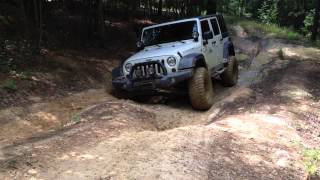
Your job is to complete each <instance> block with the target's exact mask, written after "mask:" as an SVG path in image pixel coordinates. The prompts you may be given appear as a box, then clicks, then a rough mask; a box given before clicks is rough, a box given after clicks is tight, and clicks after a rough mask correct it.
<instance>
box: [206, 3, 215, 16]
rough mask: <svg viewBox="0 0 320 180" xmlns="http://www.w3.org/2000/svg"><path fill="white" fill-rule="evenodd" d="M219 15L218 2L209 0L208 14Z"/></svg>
mask: <svg viewBox="0 0 320 180" xmlns="http://www.w3.org/2000/svg"><path fill="white" fill-rule="evenodd" d="M216 13H217V0H207V14H216Z"/></svg>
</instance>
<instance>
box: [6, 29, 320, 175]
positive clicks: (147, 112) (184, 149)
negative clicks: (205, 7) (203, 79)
mask: <svg viewBox="0 0 320 180" xmlns="http://www.w3.org/2000/svg"><path fill="white" fill-rule="evenodd" d="M238 28H239V27H236V28H235V29H236V30H235V32H236V35H235V37H234V38H233V39H234V41H235V45H236V47H237V53H238V59H239V61H240V65H241V67H240V68H241V72H240V79H239V85H238V86H236V87H233V88H224V87H222V86H220V83H219V81H218V80H217V81H215V83H214V86H215V95H216V103H215V105H214V106H213V107H212V108H211V109H210V110H209V111H207V112H197V111H194V110H192V108H191V107H190V105H189V102H188V97H187V96H185V95H180V96H174V97H172V96H169V97H156V98H154V99H153V100H152V101H150V102H149V103H137V102H133V101H130V100H119V99H116V98H114V97H112V96H111V95H110V94H107V93H106V92H105V91H103V90H90V91H85V92H82V93H79V94H72V95H70V97H67V98H62V99H56V100H52V101H47V102H38V103H36V104H34V105H32V106H30V107H33V106H36V107H34V108H30V109H28V111H25V109H23V110H21V109H20V110H19V111H18V110H17V111H16V110H13V109H11V111H10V110H8V111H7V115H8V117H10V116H12V117H10V118H12V120H10V121H7V124H8V126H7V127H4V128H3V129H2V130H1V131H0V132H2V134H1V135H0V137H1V149H0V164H1V165H0V178H2V179H3V178H8V179H30V178H39V179H294V180H296V179H306V177H307V174H306V171H305V167H304V163H303V159H302V157H301V151H302V150H303V146H305V147H319V142H320V138H319V135H320V132H319V128H318V127H319V125H320V120H319V117H320V114H319V112H320V111H319V109H320V104H319V97H320V91H319V89H320V82H319V81H318V79H319V78H320V77H319V74H320V72H319V71H320V64H319V59H318V57H319V56H318V55H319V52H320V51H319V50H318V49H314V48H306V47H303V46H299V45H293V44H290V43H289V44H288V43H287V42H284V41H283V40H277V39H272V38H261V37H256V38H252V37H248V35H246V34H245V32H243V31H242V30H241V27H240V30H239V29H238ZM280 48H282V49H283V52H284V54H283V56H284V60H283V59H280V58H279V55H278V51H279V49H280ZM300 51H301V52H303V53H305V54H302V53H296V54H294V53H293V52H300ZM59 101H60V103H58V102H59ZM42 103H43V104H42ZM72 109H73V111H72ZM70 110H71V111H70ZM13 112H20V114H19V113H18V115H17V116H16V115H12V114H14V113H13ZM63 112H65V113H66V112H67V113H66V115H64V113H63ZM70 112H73V113H70ZM30 116H31V117H34V116H35V117H37V119H34V120H32V121H30V120H28V117H30ZM17 117H18V119H15V118H17ZM3 119H8V118H3ZM31 119H32V118H31ZM46 119H49V120H46ZM12 122H16V124H14V123H12ZM22 122H23V123H25V124H21V123H22ZM52 122H55V123H57V124H61V127H63V126H64V127H63V128H61V129H60V130H59V131H56V130H55V129H56V126H54V127H53V128H52V131H51V132H49V133H48V132H47V131H48V130H49V129H50V128H48V127H47V126H46V124H52ZM28 123H29V124H28ZM33 123H34V124H37V125H38V126H37V127H38V128H34V127H35V126H34V124H33ZM9 124H10V125H9ZM28 125H29V126H28ZM14 127H20V128H18V129H19V131H15V132H10V131H5V129H14ZM25 127H28V128H30V129H31V131H30V132H28V131H27V130H26V128H25ZM36 130H39V132H40V133H39V132H36V133H35V131H36ZM20 131H21V132H20ZM41 131H42V132H41ZM301 144H302V145H303V146H301Z"/></svg>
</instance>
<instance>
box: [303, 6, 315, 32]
mask: <svg viewBox="0 0 320 180" xmlns="http://www.w3.org/2000/svg"><path fill="white" fill-rule="evenodd" d="M314 14H315V10H314V9H313V10H311V11H310V12H309V13H308V14H307V16H306V18H305V19H304V21H303V24H304V27H303V28H302V32H303V34H304V35H305V36H307V37H310V36H311V28H312V26H313V19H314Z"/></svg>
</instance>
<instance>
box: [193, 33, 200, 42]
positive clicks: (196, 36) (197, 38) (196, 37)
mask: <svg viewBox="0 0 320 180" xmlns="http://www.w3.org/2000/svg"><path fill="white" fill-rule="evenodd" d="M192 38H193V40H194V41H196V42H198V40H199V33H198V32H193V33H192Z"/></svg>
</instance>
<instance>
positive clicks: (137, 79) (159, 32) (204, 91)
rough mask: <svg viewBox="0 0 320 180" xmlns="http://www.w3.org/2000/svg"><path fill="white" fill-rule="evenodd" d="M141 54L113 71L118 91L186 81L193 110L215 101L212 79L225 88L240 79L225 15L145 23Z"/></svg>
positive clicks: (146, 88) (204, 107) (143, 88)
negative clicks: (149, 24)
mask: <svg viewBox="0 0 320 180" xmlns="http://www.w3.org/2000/svg"><path fill="white" fill-rule="evenodd" d="M137 46H138V48H139V52H137V53H136V54H134V55H133V56H131V57H130V58H128V59H127V60H125V61H124V62H123V63H122V64H121V65H120V67H118V68H115V69H114V70H113V72H112V84H113V86H114V87H115V89H116V90H119V91H126V92H129V93H135V92H140V93H141V92H142V93H144V92H146V91H158V90H162V89H169V88H171V87H174V86H177V85H179V84H182V83H185V84H187V87H188V93H189V97H190V101H191V104H192V106H193V108H195V109H198V110H207V109H209V108H210V107H211V106H212V105H213V97H214V95H213V88H212V78H221V80H222V83H223V84H224V85H225V86H234V85H235V84H236V83H237V80H238V63H237V60H236V58H235V51H234V46H233V43H232V41H231V39H230V37H229V35H228V32H227V28H226V25H225V22H224V19H223V17H222V15H220V14H216V15H209V16H201V17H195V18H189V19H183V20H178V21H174V22H168V23H163V24H158V25H153V26H149V27H146V28H144V29H143V30H142V34H141V39H140V41H139V42H138V43H137Z"/></svg>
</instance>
